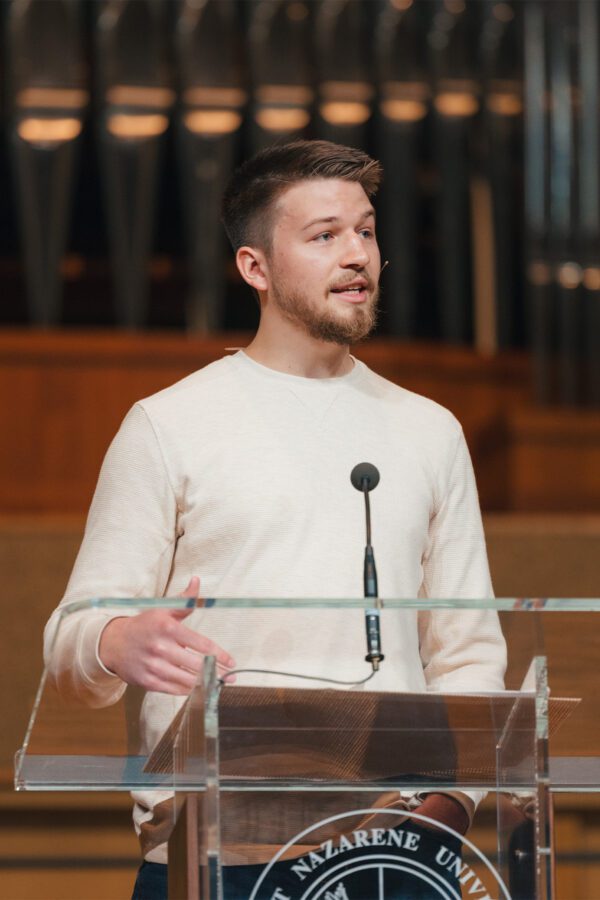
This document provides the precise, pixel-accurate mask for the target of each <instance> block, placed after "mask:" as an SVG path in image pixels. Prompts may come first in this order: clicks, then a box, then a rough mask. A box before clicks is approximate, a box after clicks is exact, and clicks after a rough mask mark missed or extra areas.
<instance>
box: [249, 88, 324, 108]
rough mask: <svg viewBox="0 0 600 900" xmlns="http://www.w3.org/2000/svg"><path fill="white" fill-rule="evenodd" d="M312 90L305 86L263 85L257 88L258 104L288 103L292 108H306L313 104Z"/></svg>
mask: <svg viewBox="0 0 600 900" xmlns="http://www.w3.org/2000/svg"><path fill="white" fill-rule="evenodd" d="M313 96H314V92H313V90H312V88H309V87H307V86H306V85H303V84H261V85H259V86H258V87H257V88H256V91H255V97H256V100H257V102H258V103H264V104H265V105H267V104H276V103H288V104H289V105H290V106H305V105H308V104H309V103H311V102H312V99H313Z"/></svg>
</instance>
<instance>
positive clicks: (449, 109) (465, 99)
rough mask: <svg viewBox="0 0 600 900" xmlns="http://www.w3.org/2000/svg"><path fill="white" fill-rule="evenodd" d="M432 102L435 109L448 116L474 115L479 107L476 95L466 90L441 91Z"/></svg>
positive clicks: (465, 116)
mask: <svg viewBox="0 0 600 900" xmlns="http://www.w3.org/2000/svg"><path fill="white" fill-rule="evenodd" d="M433 103H434V106H435V108H436V109H437V111H438V112H439V113H440V114H441V115H442V116H448V118H467V117H468V116H474V115H475V113H476V112H477V110H478V109H479V101H478V100H477V97H476V96H475V95H474V94H472V93H470V92H468V91H442V92H441V93H439V94H438V95H437V96H436V97H435V98H434V101H433Z"/></svg>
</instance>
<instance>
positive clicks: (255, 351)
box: [244, 315, 354, 378]
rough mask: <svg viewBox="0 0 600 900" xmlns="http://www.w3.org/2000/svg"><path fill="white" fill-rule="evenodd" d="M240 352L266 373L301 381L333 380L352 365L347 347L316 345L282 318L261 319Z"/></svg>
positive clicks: (299, 328)
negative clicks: (248, 342)
mask: <svg viewBox="0 0 600 900" xmlns="http://www.w3.org/2000/svg"><path fill="white" fill-rule="evenodd" d="M244 352H245V353H246V354H247V355H248V356H249V357H250V358H251V359H253V360H254V361H255V362H258V363H260V364H261V365H263V366H267V367H268V368H269V369H275V370H276V371H277V372H286V373H287V374H288V375H299V376H301V377H303V378H337V377H339V376H341V375H346V374H347V373H348V372H350V371H351V370H352V367H353V365H354V363H353V361H352V357H351V356H350V348H349V346H348V345H341V344H334V343H332V342H329V341H318V340H316V339H315V338H313V337H311V336H310V335H309V334H307V333H306V332H305V331H304V329H303V328H301V327H300V326H297V325H295V324H294V323H292V322H288V321H287V320H286V319H284V318H278V319H277V321H276V322H274V321H272V319H271V317H269V316H264V315H263V316H261V320H260V325H259V327H258V331H257V332H256V335H255V336H254V338H253V340H252V341H251V342H250V344H249V345H248V347H246V349H245V351H244Z"/></svg>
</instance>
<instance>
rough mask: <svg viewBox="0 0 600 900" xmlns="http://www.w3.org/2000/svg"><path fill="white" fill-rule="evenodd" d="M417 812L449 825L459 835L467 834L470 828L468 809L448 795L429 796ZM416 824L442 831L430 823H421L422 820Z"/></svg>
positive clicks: (418, 820)
mask: <svg viewBox="0 0 600 900" xmlns="http://www.w3.org/2000/svg"><path fill="white" fill-rule="evenodd" d="M415 812H416V813H419V814H420V815H423V816H428V817H429V818H430V819H434V820H435V821H436V822H439V823H440V825H448V826H449V827H450V828H453V829H454V831H458V833H459V834H466V832H467V829H468V827H469V816H468V813H467V811H466V809H465V808H464V806H463V805H462V803H461V802H460V801H459V800H456V799H455V798H454V797H449V796H448V794H427V796H426V797H425V799H424V800H423V802H422V803H421V805H420V806H418V807H417V809H416V810H415ZM415 822H417V823H418V824H419V825H421V826H422V827H423V828H429V829H431V830H432V831H441V830H442V829H441V828H436V826H435V825H433V824H431V823H430V822H421V820H420V819H415Z"/></svg>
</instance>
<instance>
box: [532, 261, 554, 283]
mask: <svg viewBox="0 0 600 900" xmlns="http://www.w3.org/2000/svg"><path fill="white" fill-rule="evenodd" d="M527 277H528V279H529V281H530V282H531V284H533V285H535V287H547V286H548V285H549V284H550V282H551V281H552V270H551V268H550V266H549V265H548V263H545V262H541V261H540V260H536V261H535V262H531V263H529V265H528V266H527Z"/></svg>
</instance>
